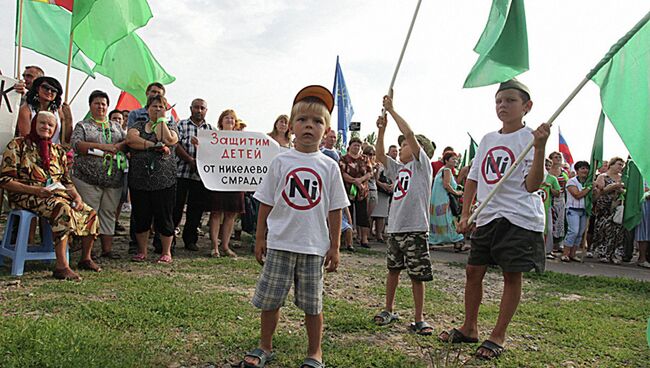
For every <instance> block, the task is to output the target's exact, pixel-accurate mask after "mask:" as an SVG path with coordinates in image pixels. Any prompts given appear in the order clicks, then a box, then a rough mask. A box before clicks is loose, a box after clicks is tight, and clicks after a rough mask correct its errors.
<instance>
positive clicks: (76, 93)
mask: <svg viewBox="0 0 650 368" xmlns="http://www.w3.org/2000/svg"><path fill="white" fill-rule="evenodd" d="M88 79H90V75H87V76H86V79H84V81H83V82H82V83H81V85H80V86H79V89H77V92H75V93H74V95H73V96H72V98H71V99H70V105H72V103H73V102H74V99H75V98H76V97H77V95H78V94H79V92H81V89H82V88H84V85H86V82H88Z"/></svg>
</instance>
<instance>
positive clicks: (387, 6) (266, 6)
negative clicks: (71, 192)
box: [0, 0, 650, 160]
mask: <svg viewBox="0 0 650 368" xmlns="http://www.w3.org/2000/svg"><path fill="white" fill-rule="evenodd" d="M0 1H1V6H0V7H1V8H2V12H0V27H1V28H0V50H2V52H0V69H2V71H3V72H4V74H11V71H12V67H13V62H14V57H13V54H14V52H13V51H14V47H13V37H14V36H13V35H14V32H15V29H14V24H15V19H14V17H15V6H16V5H15V2H14V1H12V0H0ZM149 3H150V6H151V9H152V11H153V14H154V18H153V19H151V21H150V22H149V24H148V25H147V26H146V27H145V28H143V29H140V30H139V31H138V34H139V35H140V36H141V37H142V38H143V39H144V41H145V42H146V43H147V44H148V45H149V47H150V48H151V49H152V51H153V52H154V55H156V57H157V58H158V60H159V61H160V63H161V64H162V65H163V66H164V67H165V68H166V69H167V71H168V72H169V73H171V74H172V75H174V76H175V77H176V78H177V80H176V81H175V82H174V83H173V84H171V85H169V86H168V87H167V90H168V92H167V97H168V99H169V100H170V102H171V103H173V104H176V110H177V111H178V113H179V115H180V116H181V117H182V118H185V117H187V116H188V113H189V104H190V101H191V100H192V99H193V98H196V97H201V98H204V99H205V100H206V101H207V102H208V109H209V112H208V116H207V120H208V121H209V122H216V119H217V117H218V116H219V113H220V112H221V111H222V110H224V109H227V108H233V109H235V110H236V111H237V113H238V115H239V117H240V118H242V119H243V120H244V121H246V123H247V124H248V126H249V129H250V130H256V131H270V130H271V128H272V124H273V121H274V120H275V118H276V117H277V116H278V115H279V114H288V113H289V109H290V107H291V102H292V101H293V97H294V96H295V94H296V92H297V91H298V90H299V89H300V88H302V87H303V86H305V85H308V84H322V85H324V86H326V87H328V88H332V85H333V81H334V67H335V62H336V56H337V55H339V56H340V61H341V66H342V69H343V74H344V76H345V80H346V82H347V86H348V90H349V93H350V96H351V99H352V105H353V106H354V110H355V115H354V117H353V120H354V121H361V122H362V125H361V126H362V132H361V133H362V136H365V135H367V134H368V133H370V132H371V131H373V130H375V129H376V128H375V120H376V117H377V115H378V114H379V112H380V109H381V98H382V96H383V95H384V94H385V93H386V92H387V89H388V86H389V84H390V79H391V77H392V74H393V70H394V68H395V65H396V63H397V59H398V56H399V52H400V50H401V48H402V44H403V42H404V38H405V36H406V32H407V30H408V25H409V23H410V21H411V18H412V15H413V11H414V9H415V5H416V3H417V0H400V1H386V0H348V1H342V0H331V1H315V0H314V1H312V0H310V1H295V0H294V1H288V0H263V1H262V0H251V1H247V0H213V1H208V0H183V1H179V0H155V1H150V2H149ZM490 5H491V1H488V0H480V1H478V0H455V1H433V0H423V2H422V6H421V9H420V13H419V16H418V18H417V20H416V24H415V27H414V30H413V34H412V37H411V41H410V43H409V46H408V49H407V51H406V55H405V57H404V61H403V63H402V67H401V70H400V72H399V74H398V76H397V81H396V84H395V101H394V105H395V109H396V110H397V111H398V112H399V113H400V114H401V115H402V116H403V117H404V118H405V119H406V120H407V121H408V122H409V123H410V124H411V126H412V127H413V129H414V130H415V131H416V132H417V133H424V134H425V135H427V136H428V137H429V138H431V139H432V140H434V141H435V142H436V144H437V145H438V147H439V148H442V147H443V146H447V145H451V146H453V147H454V148H455V149H456V151H458V152H461V153H462V151H463V150H464V149H466V148H467V146H468V138H467V134H466V132H469V133H471V134H472V135H473V136H474V138H475V139H477V140H478V139H480V137H482V136H483V135H484V134H485V133H487V132H489V131H492V130H496V129H498V128H499V127H500V122H499V121H498V119H497V117H496V114H495V112H494V98H493V97H494V93H495V90H496V86H488V87H482V88H474V89H463V88H462V85H463V82H464V80H465V77H466V76H467V73H468V72H469V70H470V69H471V67H472V65H473V64H474V62H475V61H476V59H477V55H476V54H475V53H474V52H473V51H472V49H473V47H474V45H475V44H476V41H477V40H478V38H479V36H480V34H481V32H482V30H483V28H484V26H485V22H486V21H487V17H488V12H489V9H490ZM525 5H526V17H527V23H528V43H529V54H530V71H528V72H526V73H524V74H522V75H521V76H520V77H519V79H520V80H521V81H523V82H524V83H526V84H527V85H528V86H529V87H530V89H531V91H532V99H533V102H534V106H533V109H532V111H531V113H530V114H529V115H528V116H527V118H526V120H527V122H528V124H530V125H531V126H533V127H536V126H537V125H539V123H541V122H543V121H544V120H546V119H548V118H549V117H550V116H551V115H552V113H553V112H554V111H555V109H556V108H557V107H558V106H559V105H560V104H561V103H562V101H563V100H564V99H565V98H566V97H567V96H568V95H569V93H570V92H571V91H572V90H573V88H575V86H577V85H578V83H579V82H580V81H581V80H582V78H583V77H584V76H585V75H586V74H587V73H588V72H589V70H590V69H591V68H592V67H593V66H594V65H595V64H596V63H597V62H598V61H599V60H600V59H601V58H602V56H604V54H605V52H606V51H607V50H608V49H609V47H610V46H611V45H612V44H613V43H614V42H616V41H617V40H618V39H619V38H620V37H621V36H623V35H624V34H625V33H626V32H627V31H628V30H629V29H630V28H631V27H632V26H633V25H634V24H636V22H637V21H638V20H639V19H641V18H642V17H643V15H644V14H645V13H646V12H647V11H649V10H650V6H649V2H648V1H647V0H625V1H605V0H572V1H566V0H564V1H562V0H545V1H527V2H526V3H525ZM23 55H24V56H23V65H26V64H37V65H41V66H42V67H43V68H44V69H45V70H46V74H48V75H52V76H55V77H57V78H58V79H59V80H60V81H61V83H62V84H63V83H64V82H65V66H64V65H61V64H58V63H56V62H52V61H50V60H49V59H46V58H44V57H42V56H40V55H37V54H35V53H33V52H31V51H29V50H25V51H24V52H23ZM72 74H73V77H72V84H71V91H73V92H74V91H76V90H77V88H78V87H79V85H80V84H81V82H82V81H83V79H84V77H85V75H84V74H82V73H81V72H78V71H75V70H73V71H72ZM93 89H103V90H105V91H107V92H108V93H109V95H110V96H111V99H112V101H111V102H112V103H113V104H114V103H115V102H116V100H117V96H118V94H119V91H118V90H117V89H116V88H114V87H113V86H112V84H111V83H110V81H109V80H108V79H106V78H105V77H103V76H98V77H97V79H96V80H92V79H91V80H90V81H89V82H88V83H87V84H86V86H85V87H84V89H83V90H82V92H81V93H80V95H79V96H80V97H79V98H78V99H77V100H75V101H74V103H73V111H74V113H75V120H78V118H80V117H82V116H83V115H84V114H85V112H86V111H87V96H88V94H89V93H90V92H91V91H92V90H93ZM73 92H71V94H72V93H73ZM599 111H600V100H599V97H598V88H597V87H596V85H595V84H593V83H591V82H590V83H589V84H588V85H587V86H586V87H585V88H584V90H583V91H582V92H581V93H580V94H579V95H578V96H577V98H576V99H575V100H574V102H572V103H571V104H570V105H569V106H568V107H567V109H566V110H565V111H564V112H563V113H562V115H560V117H559V118H558V119H557V120H556V125H555V126H554V128H553V131H552V135H551V138H550V139H549V144H548V146H547V152H550V151H551V150H557V146H558V136H557V133H558V127H560V128H561V130H562V134H563V136H564V137H565V139H566V140H567V141H568V144H569V146H570V148H571V150H572V153H573V156H574V158H575V159H576V160H579V159H588V158H589V155H590V152H591V145H592V142H593V135H594V132H595V129H596V123H597V119H598V115H599ZM333 124H334V125H335V124H336V118H334V119H333ZM387 134H388V138H389V139H390V142H387V144H389V143H393V141H394V140H395V138H396V136H397V135H398V134H399V133H398V130H397V128H396V126H395V124H394V123H391V124H390V125H389V127H388V133H387ZM440 153H441V152H440V151H438V152H437V154H440ZM626 154H627V151H626V150H625V147H624V146H623V144H622V143H621V141H620V139H619V138H618V135H617V134H616V132H615V130H614V129H613V128H612V127H611V126H610V125H608V126H607V127H606V129H605V158H606V159H607V158H609V157H611V156H614V155H621V156H622V155H626Z"/></svg>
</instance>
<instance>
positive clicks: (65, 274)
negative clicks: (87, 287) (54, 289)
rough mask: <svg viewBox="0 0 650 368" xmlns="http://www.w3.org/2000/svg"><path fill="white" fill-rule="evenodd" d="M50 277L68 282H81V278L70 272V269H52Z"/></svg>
mask: <svg viewBox="0 0 650 368" xmlns="http://www.w3.org/2000/svg"><path fill="white" fill-rule="evenodd" d="M52 276H53V277H54V278H55V279H57V280H70V281H81V276H79V275H78V274H77V273H75V272H74V271H72V270H71V269H70V267H66V268H62V269H58V268H56V269H54V272H52Z"/></svg>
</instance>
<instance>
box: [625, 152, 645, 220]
mask: <svg viewBox="0 0 650 368" xmlns="http://www.w3.org/2000/svg"><path fill="white" fill-rule="evenodd" d="M623 183H625V206H624V210H623V226H625V228H626V229H628V230H632V229H634V228H635V227H636V226H637V225H638V224H639V222H641V218H642V217H643V214H642V213H641V202H642V201H643V200H644V199H643V189H644V187H643V177H641V173H640V172H639V168H638V167H637V166H636V164H635V163H634V161H633V160H629V159H628V160H627V163H626V164H625V172H624V173H623Z"/></svg>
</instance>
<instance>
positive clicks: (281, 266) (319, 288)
mask: <svg viewBox="0 0 650 368" xmlns="http://www.w3.org/2000/svg"><path fill="white" fill-rule="evenodd" d="M324 261H325V258H324V257H321V256H318V255H313V254H300V253H293V252H288V251H283V250H274V249H267V251H266V261H265V262H264V268H263V269H262V274H261V275H260V279H259V280H258V281H257V287H256V288H255V295H254V296H253V305H254V306H256V307H257V308H259V309H261V310H263V311H270V310H275V309H278V308H280V307H282V306H283V305H284V301H285V300H286V299H287V294H288V293H289V289H291V284H292V283H293V284H294V289H293V290H294V291H293V293H294V301H293V302H294V304H295V305H296V306H297V307H298V308H300V309H302V310H303V311H304V312H305V314H308V315H318V314H320V313H321V312H322V311H323V262H324Z"/></svg>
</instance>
